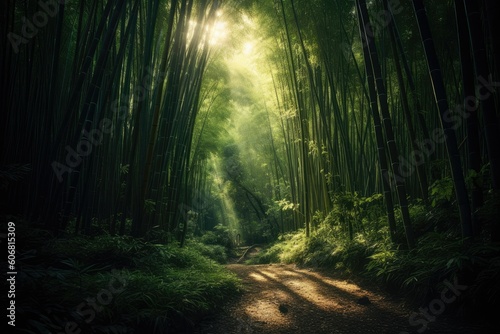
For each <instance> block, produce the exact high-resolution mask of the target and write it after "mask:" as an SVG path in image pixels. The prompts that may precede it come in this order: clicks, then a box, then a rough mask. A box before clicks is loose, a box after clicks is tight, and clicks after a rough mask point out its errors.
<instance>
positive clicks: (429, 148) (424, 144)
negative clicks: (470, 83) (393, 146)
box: [384, 75, 500, 184]
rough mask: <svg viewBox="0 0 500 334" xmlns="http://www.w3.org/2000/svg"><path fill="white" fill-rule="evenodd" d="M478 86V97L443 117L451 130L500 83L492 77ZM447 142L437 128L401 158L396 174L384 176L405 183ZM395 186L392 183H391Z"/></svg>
mask: <svg viewBox="0 0 500 334" xmlns="http://www.w3.org/2000/svg"><path fill="white" fill-rule="evenodd" d="M478 82H479V83H478V84H477V85H476V95H475V96H467V97H466V98H465V99H464V103H463V104H457V105H456V106H455V109H453V110H452V109H448V110H446V112H445V113H444V115H443V122H446V123H449V124H451V129H453V130H457V129H458V128H459V127H460V126H461V125H462V124H463V121H464V120H466V119H467V118H469V117H470V115H471V113H472V112H476V111H477V109H478V108H479V103H478V101H484V100H486V99H488V98H489V97H491V95H492V94H494V93H495V87H500V82H496V81H493V79H492V76H491V75H490V76H489V78H488V80H487V79H485V78H483V77H479V78H478ZM445 141H446V134H445V133H444V130H443V129H442V128H436V129H434V130H433V131H432V132H431V133H430V136H429V138H428V139H425V140H422V141H417V142H416V144H417V146H418V147H419V149H418V150H413V151H411V152H410V154H409V156H408V158H405V157H403V156H399V169H398V170H397V171H396V172H393V171H387V172H386V173H385V174H384V178H386V180H388V181H391V180H396V181H398V182H399V181H403V180H404V179H405V178H406V177H409V176H411V175H412V174H413V173H414V172H415V170H416V168H417V167H418V166H420V165H422V164H423V163H425V160H426V159H427V158H428V157H429V156H431V155H432V153H434V152H435V151H436V149H437V145H438V144H442V143H444V142H445ZM389 183H390V184H393V183H392V182H389Z"/></svg>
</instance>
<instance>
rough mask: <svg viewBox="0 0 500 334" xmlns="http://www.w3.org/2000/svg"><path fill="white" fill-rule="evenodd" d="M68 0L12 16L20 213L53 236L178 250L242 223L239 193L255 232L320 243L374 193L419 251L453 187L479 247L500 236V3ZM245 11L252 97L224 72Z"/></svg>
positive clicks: (12, 151) (399, 235)
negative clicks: (222, 36) (338, 218)
mask: <svg viewBox="0 0 500 334" xmlns="http://www.w3.org/2000/svg"><path fill="white" fill-rule="evenodd" d="M42 2H43V1H42ZM66 2H67V3H66V4H57V5H54V4H55V3H56V1H52V2H51V1H47V3H50V4H51V5H50V6H49V7H50V8H49V9H48V10H46V11H47V13H48V14H46V15H45V16H46V18H47V20H46V21H47V22H45V24H43V26H42V25H41V22H38V23H39V24H38V25H37V26H34V24H37V23H36V22H35V23H34V24H33V25H32V26H31V27H30V26H27V23H26V22H27V21H26V18H33V20H32V21H36V20H40V19H36V17H37V13H38V12H40V11H42V10H45V9H44V8H45V7H47V6H46V5H45V7H41V5H39V4H37V3H34V2H21V1H19V2H15V1H7V2H5V3H4V5H3V6H4V7H5V8H4V11H3V13H4V14H3V15H4V20H2V21H3V22H2V34H3V35H4V36H9V38H8V40H7V41H6V43H4V45H3V48H4V50H3V52H2V54H3V55H4V56H3V58H2V64H1V66H2V71H3V73H4V75H3V78H2V80H3V84H4V87H9V88H8V90H4V91H3V92H2V94H3V95H4V96H3V98H2V100H3V101H4V103H5V106H6V109H7V110H8V112H7V113H2V124H4V131H3V144H2V145H3V148H2V154H3V156H2V165H3V166H4V167H3V168H4V171H5V172H4V174H5V175H7V176H6V177H7V178H8V179H9V182H7V184H6V185H5V188H6V192H5V196H8V201H7V198H6V202H7V203H9V205H11V207H10V208H9V209H12V210H14V211H16V210H17V211H20V212H28V213H29V215H30V219H32V220H34V221H39V222H41V223H43V224H45V225H46V227H47V228H50V229H52V230H55V231H61V230H65V229H67V228H68V226H69V225H68V224H69V223H70V222H72V223H71V224H72V225H71V226H74V228H75V229H76V231H78V232H81V233H86V234H90V233H93V230H92V228H93V226H94V225H95V223H96V221H100V222H103V221H104V222H105V224H106V225H105V229H106V232H109V233H112V234H115V233H119V234H131V235H134V236H144V235H146V234H148V233H151V232H152V231H154V230H155V229H160V230H162V231H167V232H169V233H170V234H171V235H172V236H174V237H175V238H177V239H178V240H180V241H181V242H182V241H183V240H184V238H185V236H186V233H187V230H188V224H187V221H188V220H190V219H193V220H196V221H198V223H199V224H200V226H199V227H200V228H201V229H202V230H203V228H204V227H203V226H202V222H203V221H204V219H208V218H207V217H201V216H199V217H197V218H196V219H195V218H192V217H191V216H190V215H195V214H201V213H200V212H201V211H204V213H205V214H207V212H208V211H210V210H215V211H218V212H219V213H218V214H212V216H214V217H219V220H229V219H231V218H229V216H228V214H227V211H228V206H230V202H229V201H226V202H224V200H223V196H229V197H231V196H232V198H233V202H236V205H235V207H236V208H235V209H234V210H236V211H238V210H239V213H238V214H236V216H238V215H239V219H240V220H242V222H241V224H242V225H245V224H246V227H245V226H243V227H241V228H240V229H241V230H244V229H245V228H246V229H249V228H250V227H249V226H250V225H249V224H250V222H251V221H257V222H258V225H259V226H260V228H262V226H265V228H266V229H267V230H268V233H270V235H272V236H274V237H275V236H276V235H277V234H278V233H285V232H287V231H295V230H298V229H301V228H304V232H305V233H306V235H309V234H310V233H312V232H313V231H314V230H315V229H316V228H317V222H318V219H320V218H319V217H325V216H326V215H327V214H328V213H329V212H332V210H334V209H335V207H336V206H342V205H343V204H342V203H343V201H344V202H345V201H346V194H355V195H352V196H354V197H355V196H358V194H359V196H362V197H370V196H374V197H372V198H373V199H374V200H380V201H383V203H384V207H385V214H386V215H387V226H388V234H389V237H390V238H391V240H392V242H394V243H398V244H405V245H406V247H408V248H410V249H411V248H413V247H415V245H416V239H417V237H418V235H417V233H415V231H414V227H413V223H412V221H411V216H410V213H409V204H410V203H412V202H421V203H424V205H427V206H431V205H432V204H433V198H436V197H438V196H440V193H446V194H447V195H446V196H448V194H449V196H450V197H451V198H453V201H452V202H453V203H454V204H453V205H456V209H457V210H458V211H459V222H457V224H460V229H461V233H462V237H463V238H473V237H481V236H484V235H487V237H488V238H491V239H493V240H498V238H499V237H500V236H499V230H498V222H497V221H493V222H491V221H490V222H488V221H485V220H484V219H482V218H481V215H480V214H479V212H481V208H482V207H483V206H484V205H485V204H486V205H489V206H488V207H490V208H493V209H492V210H496V214H495V213H493V214H492V216H496V217H498V207H500V205H498V199H499V193H498V191H499V189H498V187H499V177H500V175H499V173H500V166H499V163H500V161H499V154H500V152H498V150H497V149H496V145H498V143H499V142H500V141H499V138H498V136H499V131H498V130H499V126H498V116H499V113H498V110H499V109H498V107H499V101H498V94H497V86H498V83H497V81H496V80H498V79H499V78H500V76H499V74H500V73H499V63H498V59H499V58H498V55H499V44H498V43H499V42H498V41H499V36H498V31H500V29H499V27H498V26H497V25H498V24H499V23H498V22H497V21H498V20H496V19H495V17H496V16H495V15H496V14H499V5H498V4H497V2H496V1H493V0H483V1H471V0H455V1H444V2H442V3H441V2H440V3H431V2H426V3H425V6H426V7H427V10H426V8H425V7H424V2H423V1H421V0H413V1H406V0H400V1H398V0H375V1H366V0H355V1H347V0H346V1H340V0H339V1H326V0H314V1H299V0H274V1H227V2H224V1H220V2H219V1H217V0H197V1H194V0H193V1H189V0H179V1H176V0H169V1H160V0H153V1H146V0H127V1H107V2H106V1H105V2H102V1H97V0H93V1H92V0H89V1H66ZM43 3H44V4H45V2H43ZM47 8H48V7H47ZM50 13H53V15H51V14H50ZM221 13H224V14H223V15H221ZM228 13H230V14H228ZM230 15H233V16H234V17H233V18H232V19H229V18H228V16H230ZM243 15H245V17H252V18H253V19H254V21H255V22H257V23H256V24H255V25H256V27H255V26H254V28H253V29H254V30H255V34H258V35H259V39H258V41H259V42H258V45H257V46H256V47H258V48H262V50H265V51H262V52H261V53H260V57H261V58H259V59H260V60H259V62H260V63H259V66H258V67H259V72H258V73H259V74H258V75H257V76H256V77H259V76H260V80H261V82H260V84H255V82H254V84H253V86H255V87H253V86H252V83H251V82H250V79H249V77H250V75H249V74H248V73H247V74H242V73H243V72H240V73H238V72H237V71H236V70H235V69H234V68H233V69H231V68H230V67H231V65H230V64H229V63H228V62H227V58H228V56H227V54H226V53H229V51H228V49H230V48H231V47H233V48H237V47H241V44H242V41H238V36H236V37H233V38H234V39H235V40H236V41H235V42H234V43H233V44H226V45H225V46H224V47H225V48H226V50H224V51H221V50H217V46H216V43H211V38H212V37H211V36H213V35H214V31H215V30H216V29H217V27H218V26H219V25H218V22H220V20H222V19H226V20H228V22H229V20H232V21H231V22H232V24H233V25H234V26H236V25H237V24H240V25H241V24H243V23H241V22H243V21H244V20H242V19H241V17H243ZM39 16H40V15H39ZM221 17H222V18H221ZM218 20H219V21H218ZM240 21H241V22H240ZM238 22H240V23H238ZM237 31H238V29H236V28H233V29H229V31H228V32H227V33H228V34H234V35H236V34H237ZM9 32H10V33H11V34H10V35H9ZM12 32H14V33H12ZM417 32H418V33H417ZM238 33H239V34H240V37H241V36H243V33H242V32H238ZM225 52H226V53H225ZM223 55H225V56H223ZM255 80H256V79H255ZM259 85H261V87H260V90H259V88H258V87H257V86H259ZM250 86H252V87H251V88H249V87H250ZM252 108H253V109H252ZM238 111H239V113H240V116H238V117H240V119H239V120H237V119H236V118H234V117H235V116H231V115H230V114H231V112H232V113H237V112H238ZM245 112H246V113H249V114H248V115H254V116H252V117H254V120H252V119H251V117H250V116H248V118H246V119H243V117H244V116H241V115H246V114H245ZM232 117H233V118H232ZM228 119H232V122H228ZM238 122H240V127H241V128H243V129H244V128H246V132H244V136H245V137H246V141H247V144H244V145H243V144H241V143H238V142H237V140H236V139H235V138H236V137H235V136H234V133H235V131H236V130H235V126H236V125H238V124H237V123H238ZM242 122H246V123H242ZM252 122H259V123H258V125H255V124H253V123H252ZM235 124H236V125H235ZM225 128H226V129H225ZM231 128H232V130H231ZM242 131H243V130H242ZM231 136H233V138H231ZM252 140H253V141H252ZM18 176H19V178H20V179H21V180H20V181H18V180H17V179H18ZM224 182H226V183H224ZM10 183H12V184H13V183H21V184H22V187H19V186H17V187H16V188H14V187H11V186H10ZM224 184H226V185H227V184H231V187H228V188H226V190H225V193H224V194H223V195H220V194H221V191H219V193H218V194H219V195H217V191H218V190H217V189H219V190H220V189H222V188H223V187H224ZM14 189H16V190H14ZM450 189H451V190H450ZM7 190H8V191H7ZM377 194H381V195H379V196H378V197H377ZM352 196H351V200H352ZM442 196H445V195H442ZM207 201H208V202H210V201H212V202H214V203H216V205H215V209H214V208H212V209H208V205H207V204H206V202H207ZM201 202H203V203H205V204H200V203H201ZM492 203H493V204H492ZM200 207H202V208H203V209H204V210H200ZM205 209H206V210H205ZM207 210H208V211H207ZM234 210H233V211H234ZM225 211H226V213H225V216H224V212H225ZM340 214H345V212H344V213H342V212H341V213H340ZM201 215H202V214H201ZM245 217H246V220H245ZM346 217H347V216H346ZM214 225H215V223H213V224H212V226H214ZM344 227H345V230H346V231H347V234H348V235H349V236H350V238H352V237H353V234H354V233H355V232H360V231H363V226H362V225H360V224H359V222H356V221H355V220H353V219H349V218H346V219H345V226H344ZM249 233H250V232H246V235H249Z"/></svg>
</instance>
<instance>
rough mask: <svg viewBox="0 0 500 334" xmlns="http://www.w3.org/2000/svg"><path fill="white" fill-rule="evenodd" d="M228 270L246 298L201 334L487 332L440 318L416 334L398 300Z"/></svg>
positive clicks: (336, 284) (294, 275)
mask: <svg viewBox="0 0 500 334" xmlns="http://www.w3.org/2000/svg"><path fill="white" fill-rule="evenodd" d="M227 268H228V269H229V270H231V271H233V272H235V273H236V274H237V275H238V276H239V277H240V278H241V279H242V280H243V284H244V286H245V293H244V294H243V295H242V296H241V298H239V300H237V301H235V302H234V303H230V305H228V306H227V307H226V308H225V309H224V310H223V312H222V313H221V314H219V315H218V316H217V317H216V318H215V319H212V320H210V321H207V322H204V323H202V324H201V328H200V329H199V333H202V334H231V333H238V334H240V333H241V334H243V333H256V334H257V333H259V334H260V333H262V334H265V333H272V334H275V333H283V334H284V333H287V334H289V333H311V334H312V333H314V334H320V333H325V334H326V333H328V334H335V333H348V334H357V333H360V334H361V333H374V334H375V333H377V334H379V333H392V334H400V333H401V334H402V333H405V332H407V333H426V334H427V333H470V334H476V333H477V334H479V333H481V334H484V333H488V332H489V331H485V330H484V329H482V330H480V329H477V328H473V327H466V326H463V325H461V324H457V323H456V322H451V321H449V320H447V319H446V318H445V317H444V315H441V316H439V317H437V318H436V320H435V321H434V322H431V323H429V326H428V328H427V329H425V330H423V331H421V332H417V330H419V329H423V326H422V324H418V325H416V326H410V325H409V323H408V316H409V314H410V313H411V312H412V311H416V310H409V309H406V308H405V307H404V306H403V302H402V301H401V300H397V299H395V298H393V297H390V296H388V295H387V294H384V293H381V292H380V291H376V289H374V288H370V289H365V288H363V287H361V286H359V285H357V284H355V283H354V282H352V281H349V280H345V279H341V278H335V277H333V275H330V274H325V273H320V272H317V271H314V270H310V269H299V268H297V267H295V266H293V265H274V264H273V265H242V264H230V265H228V266H227ZM363 297H364V298H363ZM366 298H368V300H369V303H366ZM418 319H421V318H418ZM491 333H493V332H491Z"/></svg>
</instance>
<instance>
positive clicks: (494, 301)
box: [247, 203, 500, 320]
mask: <svg viewBox="0 0 500 334" xmlns="http://www.w3.org/2000/svg"><path fill="white" fill-rule="evenodd" d="M341 209H342V208H340V209H336V210H334V211H332V212H331V213H330V214H329V215H328V216H326V217H325V218H324V219H323V220H322V221H321V222H320V223H319V224H318V226H316V227H315V229H314V230H313V231H312V232H311V235H310V237H309V238H306V236H305V233H304V231H303V230H299V231H297V232H294V233H288V234H283V235H281V236H280V237H279V239H278V241H277V242H275V243H274V244H271V245H270V246H268V247H267V248H266V249H264V250H263V251H262V252H261V253H260V254H259V255H258V256H257V257H255V258H253V259H251V260H248V261H247V263H249V264H263V263H294V264H297V265H301V266H308V267H322V268H329V269H337V270H339V271H342V272H343V273H345V274H355V275H356V276H360V277H362V278H365V279H367V280H369V281H371V282H378V283H379V284H380V285H383V286H385V287H386V288H387V289H388V290H390V291H392V292H397V293H399V294H403V295H404V296H405V297H406V299H407V300H408V303H409V304H410V305H412V307H417V306H425V305H427V304H428V303H429V301H431V300H433V299H435V298H438V299H439V298H440V295H441V292H442V291H443V289H444V288H446V286H447V285H446V284H448V283H449V284H455V283H456V284H460V285H464V286H466V289H465V291H463V293H460V294H461V295H460V296H459V298H457V299H458V301H456V302H454V303H453V305H448V307H447V311H448V310H454V311H455V312H456V313H459V314H460V315H463V316H465V315H467V316H469V317H470V318H475V320H478V319H485V320H491V319H493V317H494V316H493V312H494V311H493V310H496V309H498V306H500V305H499V304H500V286H499V285H498V282H499V281H500V245H499V244H497V243H491V242H489V241H487V240H486V241H485V240H484V239H483V240H480V238H478V240H476V241H464V240H462V238H461V237H460V226H459V224H458V221H457V218H456V214H455V213H453V212H452V211H451V209H449V208H447V207H439V206H436V207H432V208H427V207H425V206H424V205H423V204H421V203H415V204H413V205H411V206H410V214H411V216H412V221H413V224H414V226H415V232H416V234H418V236H419V238H418V243H417V246H416V247H415V249H413V250H411V251H409V250H407V249H405V248H404V247H402V246H398V245H393V244H392V243H391V242H390V240H389V238H388V230H387V228H386V227H385V224H384V219H385V218H384V217H383V216H379V217H373V216H371V217H370V218H369V219H367V215H366V213H365V212H366V211H365V212H363V210H360V209H359V208H358V209H357V210H356V211H357V212H356V213H357V214H356V215H352V216H349V212H347V213H346V210H344V212H343V213H342V215H339V214H338V211H340V210H341ZM344 209H345V208H344ZM346 219H353V225H354V226H357V227H358V228H357V230H356V231H355V233H353V235H352V239H351V238H350V235H349V231H347V230H346V229H344V227H343V226H345V224H342V221H343V222H345V221H346ZM397 219H398V220H399V221H398V224H399V225H400V226H401V225H402V223H401V221H400V218H399V217H398V216H397ZM354 220H356V221H354ZM401 233H403V232H402V231H400V234H401ZM401 240H403V241H404V237H402V238H401Z"/></svg>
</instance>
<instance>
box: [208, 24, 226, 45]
mask: <svg viewBox="0 0 500 334" xmlns="http://www.w3.org/2000/svg"><path fill="white" fill-rule="evenodd" d="M210 30H211V31H210V32H209V36H210V37H209V39H208V43H209V44H210V45H216V44H219V43H221V42H222V41H224V40H225V39H226V37H227V34H228V29H227V24H226V22H224V21H217V22H215V24H214V25H213V27H212V28H211V29H210Z"/></svg>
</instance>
